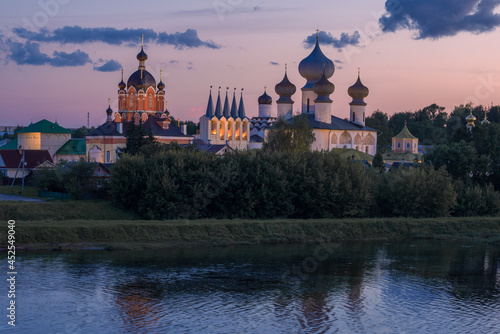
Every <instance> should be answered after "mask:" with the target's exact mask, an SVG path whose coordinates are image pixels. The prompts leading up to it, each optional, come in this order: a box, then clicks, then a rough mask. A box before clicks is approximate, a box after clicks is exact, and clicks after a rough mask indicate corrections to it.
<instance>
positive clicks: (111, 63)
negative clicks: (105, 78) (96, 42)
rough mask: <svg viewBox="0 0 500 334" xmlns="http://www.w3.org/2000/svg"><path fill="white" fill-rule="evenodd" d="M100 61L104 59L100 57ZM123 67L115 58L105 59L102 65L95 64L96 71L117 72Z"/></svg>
mask: <svg viewBox="0 0 500 334" xmlns="http://www.w3.org/2000/svg"><path fill="white" fill-rule="evenodd" d="M99 61H101V62H102V61H103V60H102V59H99ZM121 68H122V65H121V64H120V63H119V62H118V61H116V60H114V59H111V60H107V61H105V62H104V64H103V65H101V66H97V64H94V71H98V72H116V71H119V70H120V69H121Z"/></svg>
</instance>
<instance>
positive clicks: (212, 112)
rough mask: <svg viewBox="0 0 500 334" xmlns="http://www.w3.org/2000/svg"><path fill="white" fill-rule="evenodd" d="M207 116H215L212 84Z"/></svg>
mask: <svg viewBox="0 0 500 334" xmlns="http://www.w3.org/2000/svg"><path fill="white" fill-rule="evenodd" d="M205 116H207V117H208V118H212V117H214V103H213V102H212V86H210V96H209V97H208V105H207V112H206V113H205Z"/></svg>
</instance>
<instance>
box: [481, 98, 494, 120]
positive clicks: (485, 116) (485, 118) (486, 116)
mask: <svg viewBox="0 0 500 334" xmlns="http://www.w3.org/2000/svg"><path fill="white" fill-rule="evenodd" d="M491 107H492V108H493V102H492V103H491ZM481 124H490V121H488V115H486V108H484V119H483V121H482V122H481Z"/></svg>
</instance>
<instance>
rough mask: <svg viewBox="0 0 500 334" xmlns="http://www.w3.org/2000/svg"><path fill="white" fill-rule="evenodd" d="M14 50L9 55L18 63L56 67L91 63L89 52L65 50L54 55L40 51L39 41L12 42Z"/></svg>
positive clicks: (55, 52)
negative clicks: (69, 51) (68, 51)
mask: <svg viewBox="0 0 500 334" xmlns="http://www.w3.org/2000/svg"><path fill="white" fill-rule="evenodd" d="M11 45H12V52H11V54H10V55H9V56H8V58H9V59H11V60H13V61H14V62H15V63H16V64H18V65H35V66H41V65H50V66H54V67H66V66H83V65H85V64H87V63H90V62H91V60H90V57H89V55H88V54H87V53H85V52H83V51H81V50H76V51H74V52H72V53H67V52H64V51H54V52H53V54H52V56H49V55H48V54H45V53H43V52H41V51H40V44H39V43H32V42H30V41H26V42H25V43H24V44H23V43H19V42H12V43H11Z"/></svg>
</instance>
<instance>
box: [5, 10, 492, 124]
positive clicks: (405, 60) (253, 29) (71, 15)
mask: <svg viewBox="0 0 500 334" xmlns="http://www.w3.org/2000/svg"><path fill="white" fill-rule="evenodd" d="M499 25H500V0H461V1H456V0H440V1H435V0H419V1H414V0H349V1H347V0H346V1H343V0H341V1H331V0H328V1H327V0H318V1H315V0H310V1H307V2H306V1H297V0H288V1H273V0H268V1H262V0H206V1H205V0H201V1H200V0H198V1H190V0H185V1H165V0H150V1H147V0H145V1H140V2H139V1H128V0H120V1H117V0H107V1H102V0H101V1H95V0H85V1H83V0H20V1H15V2H14V1H2V2H0V40H1V43H0V78H1V80H2V83H1V89H0V101H1V102H2V103H1V104H0V105H1V107H0V108H1V109H0V115H1V119H0V125H18V124H19V125H24V126H26V125H28V124H29V123H31V122H37V121H39V120H41V119H48V120H49V121H57V122H58V123H59V124H60V125H62V126H65V127H69V128H76V127H80V126H82V125H86V124H87V114H88V113H89V115H90V125H91V126H98V125H100V124H102V123H103V122H104V121H105V119H106V113H105V110H106V109H107V107H108V98H111V107H112V109H113V110H115V111H116V110H117V96H118V95H117V91H118V87H117V85H118V82H119V81H120V79H121V77H120V69H121V68H123V69H124V77H125V78H124V79H125V80H124V81H125V82H126V81H127V79H128V76H130V75H131V74H132V73H133V72H134V71H136V70H137V66H138V61H137V59H136V55H137V53H138V52H139V51H140V44H141V34H144V35H145V46H144V50H145V52H146V53H147V54H148V56H149V58H148V60H147V61H146V68H147V70H148V71H149V72H151V73H152V74H153V76H154V77H155V78H156V81H157V82H158V81H159V77H160V70H162V71H163V82H164V83H165V85H166V88H165V91H166V99H167V101H168V110H169V111H170V113H171V114H172V115H173V116H174V117H176V118H181V119H183V120H192V121H196V122H197V121H198V119H199V117H200V116H201V115H202V114H203V113H204V112H205V110H206V105H207V101H208V95H209V92H210V86H213V87H214V88H213V89H212V92H213V94H214V97H215V95H216V93H217V89H218V87H219V86H221V87H222V89H221V94H222V95H224V94H225V91H226V87H229V92H230V94H232V92H233V90H234V88H236V89H237V92H238V94H239V92H240V90H241V88H243V89H244V91H243V96H244V101H245V109H246V113H247V116H249V117H253V116H257V112H258V105H257V98H258V97H259V96H260V95H261V94H262V93H263V91H264V87H265V86H267V87H268V88H267V93H268V94H269V95H270V96H271V97H272V98H273V101H276V100H277V98H278V96H277V94H276V93H275V92H274V86H275V85H276V84H277V83H279V82H280V81H281V80H282V78H283V75H284V68H285V64H287V65H288V77H289V79H290V81H291V82H292V83H293V84H295V86H296V87H297V93H296V94H295V95H294V96H293V97H292V99H293V100H294V101H295V105H294V110H298V108H299V106H300V99H301V95H300V88H301V87H303V86H304V84H305V82H306V80H305V79H304V78H302V77H301V76H300V74H299V73H298V64H299V63H300V61H301V60H302V59H304V58H305V57H307V55H309V53H310V52H311V51H312V48H313V46H314V45H313V43H314V42H315V36H316V30H317V29H318V30H319V41H320V44H321V48H322V50H323V53H324V54H325V55H326V56H327V57H328V58H330V59H331V60H332V61H334V62H335V65H336V71H335V73H334V75H333V76H332V77H331V78H330V81H331V82H332V83H334V84H335V92H334V93H333V94H332V96H331V98H332V100H333V105H332V110H333V114H334V115H336V116H338V117H342V118H344V117H348V115H349V102H350V101H351V99H350V97H349V96H348V94H347V89H348V87H349V86H351V85H352V84H354V83H355V81H356V79H357V73H358V68H360V69H361V79H362V82H363V84H364V85H365V86H367V87H368V88H369V89H370V94H369V96H368V97H367V98H366V99H365V101H366V102H367V104H368V105H367V113H368V115H370V114H371V113H372V112H373V111H375V110H381V111H383V112H386V113H388V114H393V113H395V112H401V111H414V110H418V109H421V108H423V107H425V106H428V105H430V104H432V103H436V104H438V105H440V106H443V107H446V109H445V111H447V112H451V111H452V110H453V108H454V106H458V105H461V104H466V103H470V102H472V103H473V104H474V105H490V104H491V103H494V104H495V105H498V104H500V60H499V56H498V55H499V51H500V43H498V41H499V40H500V31H499V29H497V27H498V26H499ZM273 113H274V114H276V104H275V103H274V102H273Z"/></svg>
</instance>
